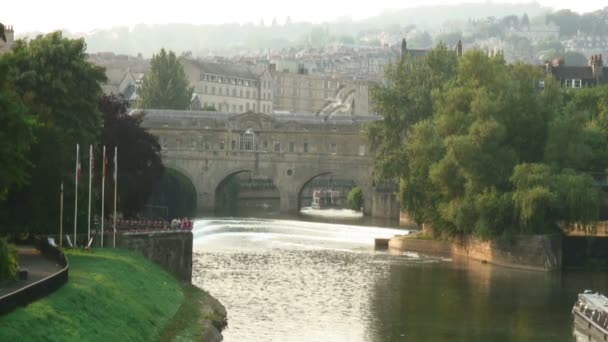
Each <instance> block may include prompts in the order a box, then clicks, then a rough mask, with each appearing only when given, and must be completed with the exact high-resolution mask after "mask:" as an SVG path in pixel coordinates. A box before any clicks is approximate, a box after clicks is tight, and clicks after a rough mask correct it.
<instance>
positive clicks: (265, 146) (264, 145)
mask: <svg viewBox="0 0 608 342" xmlns="http://www.w3.org/2000/svg"><path fill="white" fill-rule="evenodd" d="M262 148H263V149H264V151H266V150H267V149H268V141H266V140H264V142H263V143H262Z"/></svg>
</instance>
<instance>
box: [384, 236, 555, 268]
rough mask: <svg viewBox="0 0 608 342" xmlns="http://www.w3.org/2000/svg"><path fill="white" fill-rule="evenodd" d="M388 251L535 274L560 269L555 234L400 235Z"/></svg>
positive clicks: (391, 243)
mask: <svg viewBox="0 0 608 342" xmlns="http://www.w3.org/2000/svg"><path fill="white" fill-rule="evenodd" d="M389 248H390V249H393V250H398V251H407V252H416V253H421V254H429V255H441V256H450V257H467V258H471V259H474V260H479V261H482V262H487V263H490V264H495V265H500V266H507V267H513V268H519V269H528V270H536V271H553V270H559V269H561V267H562V247H561V236H559V235H532V236H520V237H516V238H515V239H513V241H503V240H500V241H481V240H479V239H475V238H467V239H459V240H456V241H451V242H450V241H439V240H426V239H419V238H415V237H406V236H400V237H395V238H392V239H391V240H390V241H389Z"/></svg>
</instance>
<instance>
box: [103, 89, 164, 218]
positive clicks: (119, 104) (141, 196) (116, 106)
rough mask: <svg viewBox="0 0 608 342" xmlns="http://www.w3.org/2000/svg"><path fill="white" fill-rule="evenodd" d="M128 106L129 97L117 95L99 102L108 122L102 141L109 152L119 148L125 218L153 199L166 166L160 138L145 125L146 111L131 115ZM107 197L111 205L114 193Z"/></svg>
mask: <svg viewBox="0 0 608 342" xmlns="http://www.w3.org/2000/svg"><path fill="white" fill-rule="evenodd" d="M127 106H128V103H127V101H126V100H125V99H123V98H122V97H118V96H114V95H113V96H103V97H101V100H100V101H99V109H100V111H101V113H102V114H103V122H104V125H103V133H102V142H103V144H104V145H105V146H108V147H110V152H109V154H112V153H113V151H112V150H113V149H112V147H114V146H117V147H118V166H119V167H118V180H119V186H118V203H117V206H118V210H119V211H120V212H121V213H122V214H123V215H124V216H125V217H133V216H135V215H136V214H137V213H139V212H140V211H141V210H142V208H143V207H144V205H145V204H146V202H147V201H148V199H149V198H150V196H151V194H152V191H153V189H154V187H155V185H156V184H157V183H158V182H159V181H160V179H161V177H162V175H163V170H164V167H163V165H162V161H161V157H160V145H159V143H158V139H157V138H156V137H155V136H153V135H151V134H150V133H148V132H147V131H146V130H145V129H144V128H143V127H141V122H142V120H143V118H144V116H145V113H138V114H133V115H129V114H128V113H127ZM110 160H111V159H110ZM106 184H108V182H106ZM112 191H113V190H112ZM106 193H110V192H109V191H108V189H106ZM106 199H107V201H108V202H107V206H106V207H107V208H111V204H112V199H113V196H107V197H106Z"/></svg>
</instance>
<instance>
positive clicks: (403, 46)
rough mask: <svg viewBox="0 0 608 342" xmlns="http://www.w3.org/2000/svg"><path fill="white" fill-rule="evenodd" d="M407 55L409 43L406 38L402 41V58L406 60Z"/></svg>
mask: <svg viewBox="0 0 608 342" xmlns="http://www.w3.org/2000/svg"><path fill="white" fill-rule="evenodd" d="M406 53H407V42H406V41H405V38H403V40H402V41H401V58H405V54H406Z"/></svg>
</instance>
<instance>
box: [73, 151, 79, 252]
mask: <svg viewBox="0 0 608 342" xmlns="http://www.w3.org/2000/svg"><path fill="white" fill-rule="evenodd" d="M79 152H80V145H78V144H76V172H75V174H74V178H75V184H76V186H75V187H74V247H76V240H77V239H76V225H77V223H78V215H77V214H78V167H79V166H80V165H79V160H78V158H79V157H78V156H79Z"/></svg>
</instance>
